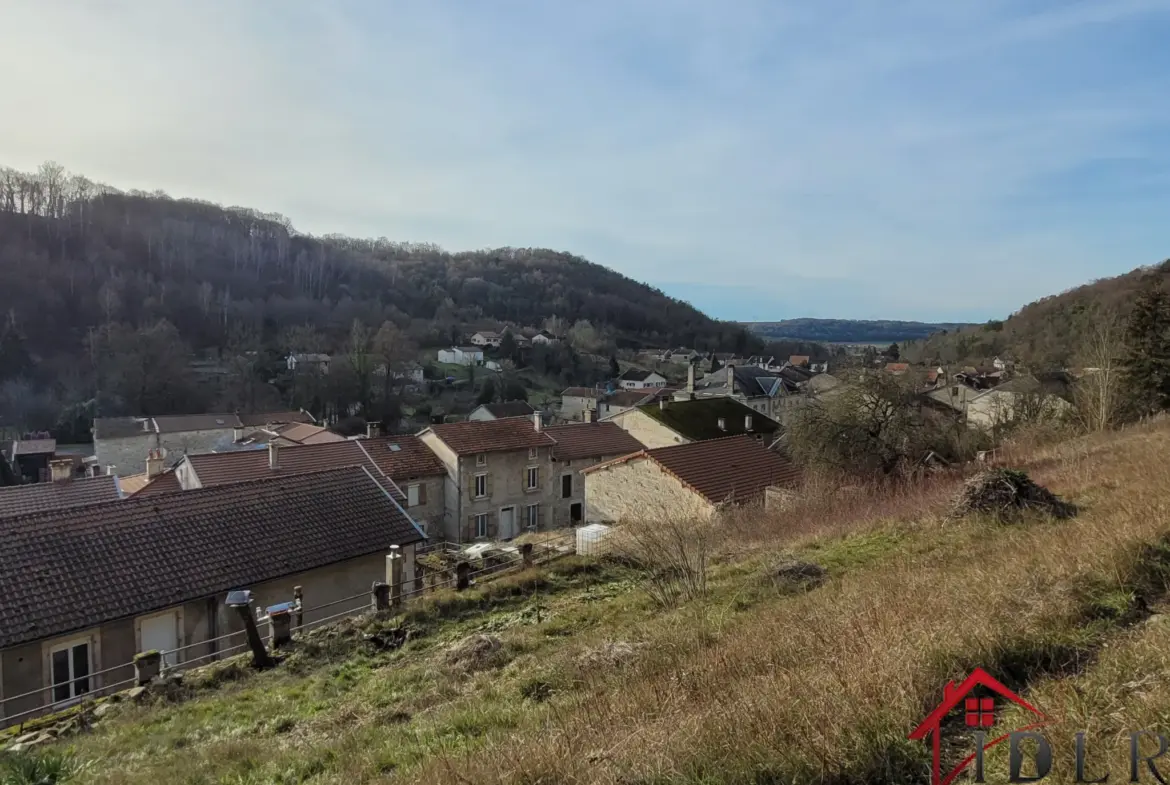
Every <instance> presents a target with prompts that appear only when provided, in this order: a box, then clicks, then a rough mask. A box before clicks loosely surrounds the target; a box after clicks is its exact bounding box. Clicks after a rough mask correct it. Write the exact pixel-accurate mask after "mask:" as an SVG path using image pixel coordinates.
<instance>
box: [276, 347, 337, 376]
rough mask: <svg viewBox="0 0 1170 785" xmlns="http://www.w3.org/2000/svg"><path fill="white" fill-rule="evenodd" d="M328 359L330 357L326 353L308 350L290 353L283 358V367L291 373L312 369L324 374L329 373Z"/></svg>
mask: <svg viewBox="0 0 1170 785" xmlns="http://www.w3.org/2000/svg"><path fill="white" fill-rule="evenodd" d="M329 360H330V357H329V355H327V354H320V353H311V352H310V353H301V354H290V355H289V356H288V357H286V358H285V361H284V363H285V367H286V368H288V370H290V371H292V372H293V373H296V372H297V371H301V372H306V371H312V372H315V373H321V374H326V373H329Z"/></svg>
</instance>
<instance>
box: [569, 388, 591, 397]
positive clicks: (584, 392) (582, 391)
mask: <svg viewBox="0 0 1170 785" xmlns="http://www.w3.org/2000/svg"><path fill="white" fill-rule="evenodd" d="M566 395H568V396H570V397H577V398H596V397H597V390H595V389H593V388H592V387H566V388H565V389H564V390H562V391H561V397H564V396H566Z"/></svg>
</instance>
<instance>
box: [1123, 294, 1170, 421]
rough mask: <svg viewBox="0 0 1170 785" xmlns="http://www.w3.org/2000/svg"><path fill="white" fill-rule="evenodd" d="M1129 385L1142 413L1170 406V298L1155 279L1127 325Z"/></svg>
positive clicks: (1129, 389)
mask: <svg viewBox="0 0 1170 785" xmlns="http://www.w3.org/2000/svg"><path fill="white" fill-rule="evenodd" d="M1125 337H1126V346H1125V359H1124V360H1123V363H1122V364H1123V367H1124V369H1125V378H1126V387H1127V388H1128V391H1129V394H1130V398H1131V399H1132V401H1133V402H1134V405H1135V407H1136V409H1137V410H1138V412H1139V413H1140V414H1149V413H1152V412H1157V411H1161V410H1163V409H1170V297H1168V296H1167V294H1166V291H1165V289H1164V288H1163V287H1162V281H1161V279H1160V278H1155V279H1153V281H1152V282H1151V283H1150V285H1149V286H1147V287H1146V288H1145V289H1144V290H1143V291H1142V293H1141V294H1140V295H1138V298H1137V300H1136V301H1135V302H1134V304H1133V310H1132V311H1131V312H1130V316H1129V324H1128V327H1127V328H1126V336H1125Z"/></svg>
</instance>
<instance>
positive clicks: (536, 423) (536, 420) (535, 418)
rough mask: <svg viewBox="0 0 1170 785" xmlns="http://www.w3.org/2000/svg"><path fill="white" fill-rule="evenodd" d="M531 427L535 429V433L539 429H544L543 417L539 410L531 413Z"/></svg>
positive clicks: (539, 430) (538, 431)
mask: <svg viewBox="0 0 1170 785" xmlns="http://www.w3.org/2000/svg"><path fill="white" fill-rule="evenodd" d="M532 427H533V428H534V429H535V430H536V432H537V433H540V432H541V430H543V429H544V419H543V417H542V416H541V414H540V412H533V413H532Z"/></svg>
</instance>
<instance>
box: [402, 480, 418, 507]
mask: <svg viewBox="0 0 1170 785" xmlns="http://www.w3.org/2000/svg"><path fill="white" fill-rule="evenodd" d="M418 488H419V486H418V484H417V483H415V484H414V485H408V486H406V506H407V507H417V506H419V505H420V504H422V502H420V501H419V499H418Z"/></svg>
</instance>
